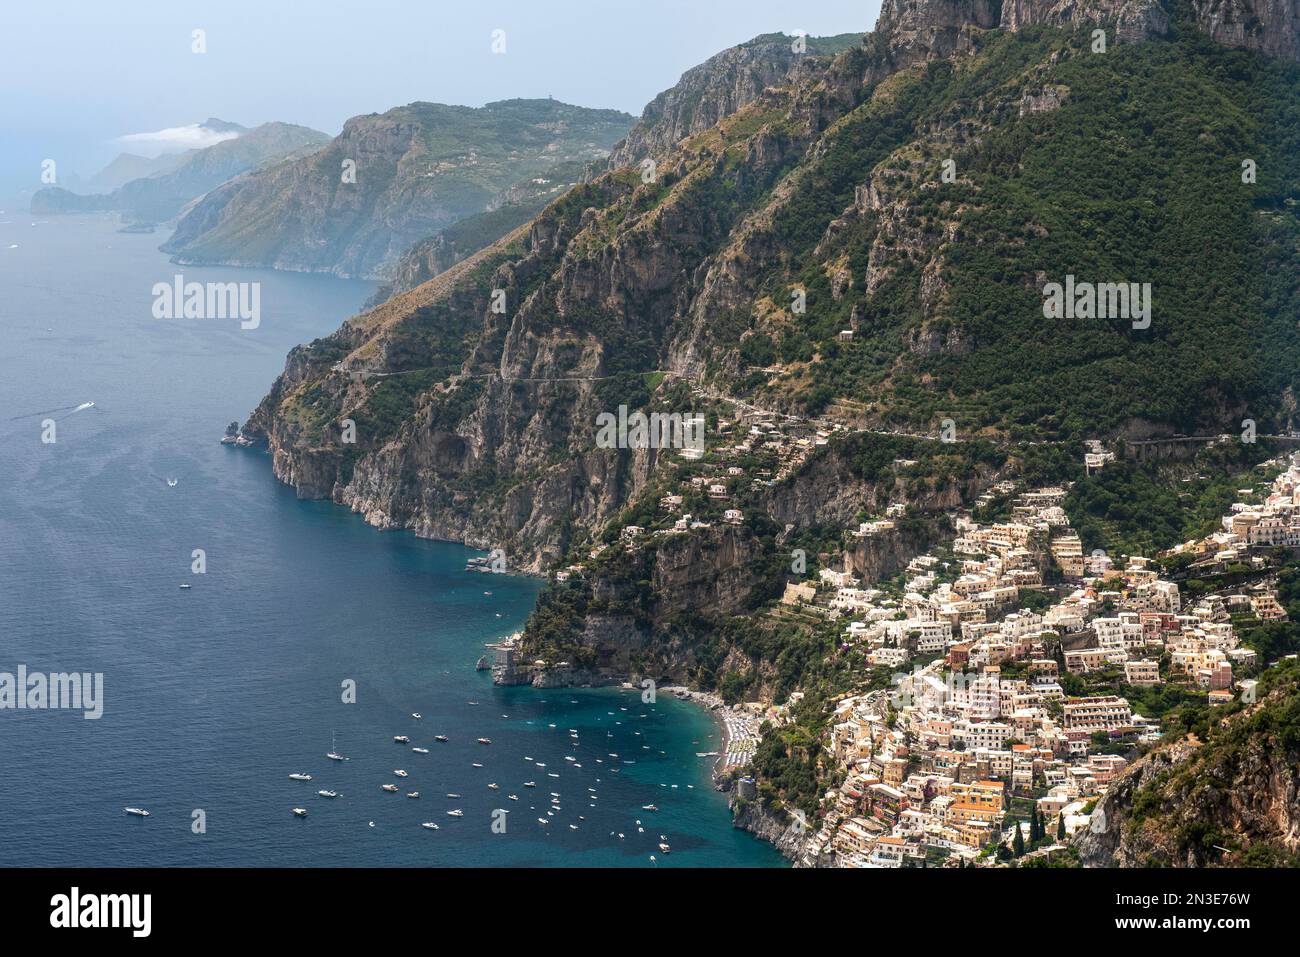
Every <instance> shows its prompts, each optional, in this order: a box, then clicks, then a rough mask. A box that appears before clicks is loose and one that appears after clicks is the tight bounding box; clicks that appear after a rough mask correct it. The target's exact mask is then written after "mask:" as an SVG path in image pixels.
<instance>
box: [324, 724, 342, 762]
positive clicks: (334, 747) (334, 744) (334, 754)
mask: <svg viewBox="0 0 1300 957" xmlns="http://www.w3.org/2000/svg"><path fill="white" fill-rule="evenodd" d="M337 738H338V735H336V734H335V733H334V732H333V731H331V732H330V749H329V751H327V752H326V753H325V757H327V758H329V759H330V760H331V761H346V760H347V758H345V757H344V756H343V755H341V754H339V748H338V740H337Z"/></svg>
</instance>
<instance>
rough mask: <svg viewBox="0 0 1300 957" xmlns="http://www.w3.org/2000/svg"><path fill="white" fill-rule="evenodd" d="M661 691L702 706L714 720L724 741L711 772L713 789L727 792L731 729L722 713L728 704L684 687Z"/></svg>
mask: <svg viewBox="0 0 1300 957" xmlns="http://www.w3.org/2000/svg"><path fill="white" fill-rule="evenodd" d="M659 690H660V691H661V692H663V693H664V694H669V695H672V696H673V697H674V698H680V699H681V700H683V701H689V702H691V703H692V704H695V705H698V706H700V707H701V708H703V709H704V710H705V711H707V712H708V713H709V715H710V716H711V717H712V718H713V721H714V724H716V725H717V728H718V732H719V734H720V735H721V738H722V741H721V744H720V746H719V747H718V756H717V757H716V758H714V760H713V768H712V770H711V771H710V777H711V778H712V780H713V787H714V789H715V790H717V791H726V790H727V788H726V787H724V786H723V779H724V777H725V769H726V762H727V752H728V750H729V748H730V745H731V728H730V726H729V725H728V724H727V722H726V719H725V718H724V717H723V716H722V712H723V711H724V710H726V707H727V705H726V703H725V702H724V701H723V700H722V699H721V698H719V697H718V696H717V695H715V694H713V693H712V692H709V691H695V690H693V689H691V688H687V687H685V686H683V685H671V686H669V687H666V688H660V689H659Z"/></svg>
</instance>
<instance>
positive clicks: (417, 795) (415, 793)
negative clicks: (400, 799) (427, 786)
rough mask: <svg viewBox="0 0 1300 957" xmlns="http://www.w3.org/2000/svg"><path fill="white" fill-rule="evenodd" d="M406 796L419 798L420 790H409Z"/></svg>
mask: <svg viewBox="0 0 1300 957" xmlns="http://www.w3.org/2000/svg"><path fill="white" fill-rule="evenodd" d="M406 796H407V797H409V798H418V797H419V796H420V792H419V791H407V792H406Z"/></svg>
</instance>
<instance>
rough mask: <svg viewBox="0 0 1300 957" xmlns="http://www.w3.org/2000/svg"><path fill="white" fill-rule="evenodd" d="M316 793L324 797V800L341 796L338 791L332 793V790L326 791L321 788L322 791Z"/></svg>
mask: <svg viewBox="0 0 1300 957" xmlns="http://www.w3.org/2000/svg"><path fill="white" fill-rule="evenodd" d="M316 793H317V794H319V795H320V796H321V797H323V798H336V797H338V796H339V792H338V791H330V790H327V789H325V788H321V789H320V790H319V791H317V792H316Z"/></svg>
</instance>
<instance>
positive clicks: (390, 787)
mask: <svg viewBox="0 0 1300 957" xmlns="http://www.w3.org/2000/svg"><path fill="white" fill-rule="evenodd" d="M379 786H380V788H382V789H383V790H385V791H396V790H397V785H396V784H381V785H379Z"/></svg>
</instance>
